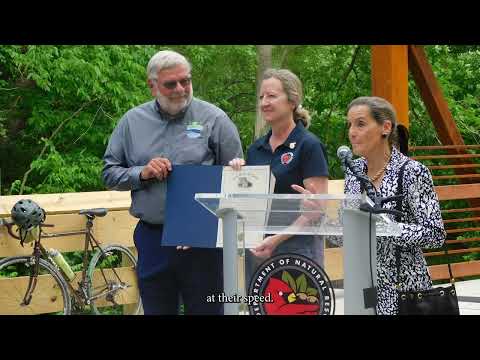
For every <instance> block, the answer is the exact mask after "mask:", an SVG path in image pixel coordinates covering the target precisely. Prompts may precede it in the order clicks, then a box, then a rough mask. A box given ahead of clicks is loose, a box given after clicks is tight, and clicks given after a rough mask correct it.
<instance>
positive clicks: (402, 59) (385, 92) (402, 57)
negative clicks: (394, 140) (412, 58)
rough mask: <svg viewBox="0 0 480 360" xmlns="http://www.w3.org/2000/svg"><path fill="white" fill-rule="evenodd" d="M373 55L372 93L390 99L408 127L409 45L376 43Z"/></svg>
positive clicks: (400, 120)
mask: <svg viewBox="0 0 480 360" xmlns="http://www.w3.org/2000/svg"><path fill="white" fill-rule="evenodd" d="M371 56H372V71H371V73H372V75H371V76H372V95H373V96H380V97H382V98H384V99H386V100H388V101H390V102H391V103H392V105H393V106H394V108H395V110H396V111H397V117H398V121H399V123H400V124H402V125H403V126H405V127H406V128H407V129H408V128H409V121H408V45H374V46H372V55H371Z"/></svg>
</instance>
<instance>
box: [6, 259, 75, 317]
mask: <svg viewBox="0 0 480 360" xmlns="http://www.w3.org/2000/svg"><path fill="white" fill-rule="evenodd" d="M30 259H31V256H15V257H9V258H5V259H2V260H1V261H0V279H6V278H14V277H12V276H5V275H1V273H2V270H7V268H9V269H8V271H9V272H10V273H11V272H16V273H17V274H23V275H21V276H25V277H27V278H28V272H29V267H30V266H31V265H30V264H29V262H30ZM39 260H40V262H39V266H40V267H39V278H38V283H37V286H36V288H35V290H34V291H33V294H32V299H31V301H30V303H29V305H25V306H22V305H21V303H22V301H23V298H24V296H25V293H26V291H27V286H28V281H26V285H25V287H24V288H22V289H18V288H15V291H9V292H8V296H7V297H6V298H5V299H4V300H5V303H4V304H1V302H3V301H0V313H2V314H3V313H4V312H5V313H6V314H25V315H33V314H39V313H44V312H43V311H44V310H45V309H50V310H52V309H59V311H57V310H53V311H48V312H47V313H57V314H59V313H62V314H63V315H70V314H71V312H72V299H71V297H70V291H69V289H68V284H67V282H66V281H65V280H64V278H63V277H62V275H61V274H60V272H59V271H58V270H57V269H56V268H55V267H54V266H53V265H52V264H50V263H49V262H48V261H46V260H44V259H39ZM12 267H13V268H12ZM5 272H6V271H5ZM47 274H49V275H51V276H52V278H53V280H54V285H53V287H55V286H57V288H58V291H56V293H58V292H60V295H61V296H58V295H53V296H52V295H51V293H49V292H45V291H43V292H42V291H39V285H40V283H41V282H44V281H48V280H46V278H45V277H43V276H42V275H47ZM48 286H50V285H48ZM12 296H13V297H14V299H12ZM47 296H50V298H47ZM57 302H58V303H57ZM59 302H62V303H63V304H62V305H60V306H59ZM53 303H56V304H53ZM15 304H18V308H17V306H16V305H15ZM41 309H43V310H41ZM40 311H41V312H40Z"/></svg>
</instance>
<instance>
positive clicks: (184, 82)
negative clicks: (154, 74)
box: [162, 77, 192, 90]
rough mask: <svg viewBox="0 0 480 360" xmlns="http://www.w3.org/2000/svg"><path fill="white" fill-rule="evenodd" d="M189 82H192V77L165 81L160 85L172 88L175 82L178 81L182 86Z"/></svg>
mask: <svg viewBox="0 0 480 360" xmlns="http://www.w3.org/2000/svg"><path fill="white" fill-rule="evenodd" d="M191 82H192V78H191V77H186V78H184V79H181V80H172V81H165V82H164V83H162V86H163V87H164V88H166V89H168V90H173V89H175V88H176V87H177V83H180V85H182V87H184V88H185V87H187V86H188V85H190V83H191Z"/></svg>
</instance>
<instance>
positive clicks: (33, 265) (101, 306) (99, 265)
mask: <svg viewBox="0 0 480 360" xmlns="http://www.w3.org/2000/svg"><path fill="white" fill-rule="evenodd" d="M107 212H108V210H107V209H105V208H97V209H86V210H80V211H79V214H80V215H84V216H85V217H86V226H85V229H82V230H78V231H69V232H58V233H47V232H45V231H44V230H43V229H44V228H46V227H53V226H54V225H51V224H45V223H43V222H42V223H41V224H40V225H39V226H40V230H39V232H38V238H36V239H35V243H34V245H33V253H32V254H31V255H29V256H28V255H27V256H14V257H7V258H4V259H2V260H0V281H1V280H2V279H3V278H5V275H2V274H7V277H12V276H11V275H12V274H13V275H19V276H22V275H23V276H28V285H27V288H26V289H25V290H24V289H18V288H16V289H15V291H10V292H9V294H8V296H9V299H8V300H9V304H12V306H14V307H15V309H14V311H13V312H14V313H24V314H31V313H36V311H35V308H38V307H39V306H43V307H45V304H46V303H48V305H49V306H50V307H51V308H55V309H56V310H60V313H63V314H65V315H70V314H72V313H85V312H86V311H90V312H91V313H93V314H97V315H101V314H110V313H112V312H117V313H118V312H122V313H123V314H132V315H134V314H139V313H140V312H141V308H142V306H141V301H140V294H139V291H138V286H137V283H136V274H135V268H136V264H137V261H136V259H135V256H134V255H133V254H132V252H131V251H130V250H129V249H128V248H126V247H124V246H122V245H116V244H111V245H107V246H105V247H103V246H101V245H100V243H99V242H98V241H97V240H96V239H95V237H94V236H93V234H92V228H93V222H94V220H95V217H97V216H98V217H103V216H105V215H106V214H107ZM14 224H15V223H14V222H13V221H12V220H7V219H0V226H6V227H7V230H8V233H9V234H10V236H12V237H13V238H16V239H20V240H21V244H22V246H23V240H24V238H23V239H22V238H21V236H17V235H16V234H15V232H14V231H13V226H14ZM17 231H18V230H17ZM81 234H85V246H84V251H83V256H82V271H81V278H80V280H79V281H78V282H77V285H78V287H75V286H74V281H75V279H77V277H78V275H79V274H78V273H76V274H75V277H74V279H70V278H69V276H68V271H64V270H63V269H62V267H61V266H58V265H57V263H56V262H55V261H54V259H53V258H52V256H51V252H50V253H49V252H48V251H47V250H46V249H45V248H44V247H43V245H42V244H41V239H43V238H53V237H62V236H70V235H81ZM90 255H92V257H91V260H90V261H89V256H90ZM118 265H121V267H120V268H118V267H117V266H118ZM67 266H68V265H67ZM2 270H3V271H2ZM67 270H68V269H67ZM48 275H50V276H51V277H52V278H53V281H54V285H53V286H54V288H56V294H58V293H59V295H61V296H58V295H54V296H51V297H50V298H49V299H45V294H41V293H38V294H37V293H35V294H34V290H35V288H36V286H37V283H38V282H39V280H40V281H44V282H48V281H52V280H51V278H49V277H48ZM71 276H72V275H71V273H70V277H71ZM25 282H26V281H25ZM42 295H43V296H42ZM10 296H16V297H17V298H16V299H15V300H13V302H12V301H10V300H11V299H10ZM132 299H134V300H133V302H132ZM60 302H61V304H60ZM125 304H126V305H125ZM17 306H18V308H17ZM0 311H2V309H1V308H0ZM54 312H55V311H54Z"/></svg>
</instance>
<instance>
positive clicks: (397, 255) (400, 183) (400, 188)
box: [395, 160, 455, 288]
mask: <svg viewBox="0 0 480 360" xmlns="http://www.w3.org/2000/svg"><path fill="white" fill-rule="evenodd" d="M409 162H410V160H406V161H405V162H404V163H403V164H402V166H401V167H400V170H399V172H398V186H397V195H403V174H404V173H405V166H407V164H408V163H409ZM402 204H403V198H401V199H400V200H398V201H397V206H396V207H395V209H396V210H398V211H400V212H401V211H402ZM395 220H396V221H397V222H401V220H402V218H401V216H400V215H397V217H396V219H395ZM442 247H443V250H444V252H445V256H446V257H447V265H448V273H449V275H450V283H452V284H453V283H454V282H455V279H454V278H453V275H452V267H451V266H450V259H449V256H448V251H447V244H446V243H444V244H443V246H442ZM400 251H402V249H401V247H400V246H395V258H396V265H397V288H400Z"/></svg>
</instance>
